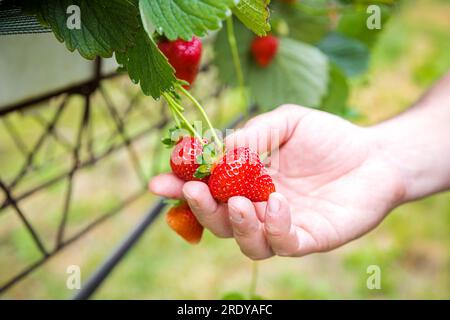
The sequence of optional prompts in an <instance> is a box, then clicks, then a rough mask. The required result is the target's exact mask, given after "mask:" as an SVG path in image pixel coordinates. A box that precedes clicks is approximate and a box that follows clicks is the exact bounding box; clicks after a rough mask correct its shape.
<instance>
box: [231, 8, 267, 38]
mask: <svg viewBox="0 0 450 320" xmlns="http://www.w3.org/2000/svg"><path fill="white" fill-rule="evenodd" d="M269 3H270V0H241V1H239V3H238V4H237V5H236V6H235V7H234V8H233V13H234V14H235V15H236V17H238V18H239V20H241V22H242V23H243V24H244V25H245V26H246V27H247V28H249V29H250V30H252V31H253V32H254V33H255V34H257V35H258V36H265V35H266V34H267V32H268V31H270V24H269V14H270V12H269Z"/></svg>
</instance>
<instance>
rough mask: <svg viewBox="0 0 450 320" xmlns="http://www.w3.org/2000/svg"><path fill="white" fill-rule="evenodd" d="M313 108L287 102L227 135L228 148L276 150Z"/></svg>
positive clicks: (257, 150)
mask: <svg viewBox="0 0 450 320" xmlns="http://www.w3.org/2000/svg"><path fill="white" fill-rule="evenodd" d="M309 112H312V110H310V109H308V108H305V107H301V106H297V105H292V104H286V105H282V106H280V107H278V108H277V109H275V110H273V111H271V112H267V113H263V114H261V115H259V116H257V117H254V118H253V119H251V120H249V121H248V122H247V123H246V124H245V126H244V128H243V129H239V130H237V131H234V132H232V133H231V134H229V135H227V137H226V139H225V145H226V147H227V149H234V148H236V147H249V148H251V149H252V150H254V151H255V152H257V153H264V152H269V151H274V150H276V149H278V148H279V147H280V146H281V145H283V144H284V143H285V142H287V140H289V138H290V136H291V135H292V133H293V132H294V130H295V128H296V126H297V123H298V122H299V121H300V120H301V119H302V118H303V117H304V116H305V115H306V114H308V113H309Z"/></svg>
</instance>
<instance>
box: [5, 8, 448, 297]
mask: <svg viewBox="0 0 450 320" xmlns="http://www.w3.org/2000/svg"><path fill="white" fill-rule="evenodd" d="M360 2H361V3H363V4H364V3H365V2H364V1H360ZM449 17H450V1H448V0H414V1H404V2H403V3H402V4H401V5H400V6H399V7H398V8H397V10H396V11H395V13H394V14H393V15H392V17H391V18H390V20H389V21H388V22H387V23H386V24H383V32H382V33H381V34H380V37H379V39H378V41H377V42H375V44H373V48H372V53H371V59H370V61H368V62H362V63H368V68H369V69H368V72H367V73H366V74H363V75H359V76H353V77H351V78H350V80H349V86H350V88H351V95H350V99H349V106H351V109H352V110H353V111H352V113H351V114H347V116H348V117H349V118H350V119H352V120H353V121H356V122H357V123H359V124H361V125H370V124H371V123H375V122H378V121H381V120H383V119H386V118H388V117H391V116H393V115H395V114H397V113H399V112H401V111H402V110H404V109H405V108H408V107H409V106H410V105H411V104H412V103H414V101H415V100H417V99H418V98H419V97H420V95H421V94H422V93H423V92H424V91H425V90H426V89H427V88H428V87H429V86H430V85H432V83H433V82H434V81H435V80H436V79H438V78H439V77H440V76H442V75H443V74H444V73H445V72H446V71H447V70H449V69H450V19H449ZM353 18H354V19H357V18H358V17H356V16H355V17H353ZM342 25H343V27H342V28H345V24H342ZM352 31H354V32H357V30H352V29H349V30H348V32H352ZM354 35H355V34H353V36H354ZM333 37H336V35H333V36H332V37H331V38H327V39H326V40H325V41H322V43H321V44H320V46H321V47H322V48H332V47H333V41H334V39H333ZM306 40H308V39H306ZM306 40H305V41H306ZM311 41H314V39H312V40H311ZM364 50H365V49H364V47H361V46H359V47H358V48H357V50H356V52H357V53H358V52H362V51H364ZM336 59H339V57H336ZM359 67H360V66H358V65H354V64H350V65H349V68H348V69H347V70H349V72H350V73H352V70H353V69H352V68H356V69H357V68H359ZM355 73H357V72H355ZM209 82H210V79H205V78H202V77H200V78H199V79H198V84H197V86H196V88H204V86H206V85H207V84H208V83H209ZM107 86H108V90H109V91H110V92H111V93H112V94H113V95H114V96H115V97H116V98H119V99H123V101H126V99H127V97H129V96H130V95H131V94H132V92H133V90H136V88H135V87H132V85H131V83H129V81H128V80H127V79H124V78H121V79H118V80H114V81H113V82H112V83H109V84H108V85H107ZM194 90H197V91H194V93H195V94H196V95H197V96H199V97H200V98H201V96H202V94H205V93H204V92H201V90H200V89H195V88H194ZM239 97H240V95H239V94H238V92H236V91H232V90H231V91H228V92H227V94H225V95H224V96H222V97H219V98H217V99H215V100H214V101H210V102H208V103H207V108H208V110H209V112H210V113H212V114H215V117H216V119H218V120H217V121H218V123H220V124H224V123H226V122H227V121H228V120H229V119H230V118H232V115H233V114H236V113H237V112H238V107H237V106H239V105H240V101H239ZM81 103H82V102H81V100H80V101H77V100H76V99H74V101H72V102H71V110H73V111H71V112H73V114H71V113H69V114H68V116H67V119H66V121H67V123H69V122H70V117H71V116H73V115H74V114H75V113H76V112H78V111H77V106H78V105H79V104H81ZM140 103H143V104H148V105H152V102H151V101H150V99H149V98H142V101H141V102H140ZM150 109H151V108H150ZM221 110H222V111H221ZM156 114H157V112H156V111H154V112H153V116H156ZM97 116H98V117H100V118H101V115H97ZM149 117H152V115H149ZM144 120H145V119H144ZM147 120H148V119H147ZM17 121H19V119H17ZM139 121H143V119H142V116H136V122H137V123H138V122H139ZM0 130H1V129H0ZM21 130H24V133H26V134H27V135H29V136H30V139H32V136H33V125H32V124H29V125H23V126H22V127H21ZM2 137H5V135H4V134H3V133H2V132H1V131H0V148H1V150H0V151H1V155H2V156H1V157H0V166H1V167H2V171H5V169H6V170H8V168H10V167H13V166H14V159H13V158H11V157H10V156H9V155H12V153H11V152H10V151H11V150H10V149H9V148H11V146H10V144H8V143H7V142H6V141H3V140H2ZM159 138H160V137H156V136H155V137H154V139H152V141H147V143H146V145H145V146H143V147H142V148H140V152H143V153H146V152H147V153H149V152H150V150H151V149H150V146H151V145H152V144H153V143H158V139H159ZM412 138H413V137H412ZM5 155H6V156H5ZM167 156H168V155H167V154H165V157H166V158H165V159H167ZM147 158H148V159H149V163H148V165H149V166H150V165H152V164H151V160H152V156H151V154H147ZM123 159H124V157H123V156H120V155H119V156H118V157H117V159H114V160H113V161H111V162H110V163H107V164H105V165H104V166H103V167H102V168H101V170H100V171H96V172H95V174H94V173H93V172H90V171H87V172H86V174H85V175H84V176H83V177H81V178H80V181H81V182H80V184H79V187H78V188H79V190H80V191H81V193H82V194H83V195H84V196H85V198H84V199H83V200H81V199H80V201H77V202H75V204H74V206H73V208H72V211H71V214H70V217H71V220H70V221H69V222H70V227H71V228H72V229H71V230H76V229H77V228H79V227H80V226H82V225H83V224H85V223H86V221H88V220H89V219H91V218H92V217H93V215H95V212H99V211H100V209H105V208H108V207H112V206H113V205H114V204H115V203H116V201H117V199H118V198H119V197H120V194H121V192H122V191H123V190H125V189H127V187H128V183H130V184H131V183H132V182H131V180H132V179H131V177H130V175H132V174H133V173H132V172H131V170H129V168H128V167H127V165H126V164H125V162H124V161H123ZM167 163H168V161H161V163H156V164H154V165H155V166H157V167H158V168H159V169H160V170H167V165H166V164H167ZM49 170H51V168H50V169H49ZM42 174H43V175H45V174H48V172H47V173H46V172H45V171H44V172H43V173H42ZM112 177H113V178H114V179H112ZM118 181H120V184H119V183H118ZM111 183H114V184H115V185H114V187H116V188H115V191H114V192H113V191H111V189H112V187H110V184H111ZM118 184H119V185H118ZM93 192H95V197H94V196H92V193H93ZM60 193H61V188H58V186H55V187H54V188H53V189H51V190H49V191H48V192H47V193H46V194H45V195H43V196H42V197H43V199H44V200H43V201H44V204H42V205H41V207H35V212H34V215H35V216H34V217H33V219H34V220H35V221H36V222H38V223H39V225H40V227H41V231H43V232H44V233H46V232H48V234H49V238H51V239H53V235H52V234H51V232H50V230H52V229H54V228H55V226H56V224H57V221H56V220H55V219H54V215H52V212H51V210H49V209H48V208H49V204H53V203H57V202H58V201H60V200H59V199H60ZM86 199H87V200H86ZM153 200H154V197H153V196H152V195H148V196H145V197H144V198H141V199H140V200H139V201H137V202H136V203H134V204H133V205H132V206H130V207H128V208H126V209H125V210H124V211H123V212H122V213H121V214H119V215H117V216H115V217H114V218H112V219H111V220H109V221H108V222H107V223H105V224H103V225H101V226H100V227H98V228H96V229H94V230H93V231H92V232H91V233H90V234H89V235H88V236H86V237H84V238H82V239H80V240H78V241H77V242H75V243H74V244H72V245H70V246H69V247H68V248H67V249H65V250H64V251H63V252H62V253H60V254H58V255H57V256H56V257H54V258H52V260H50V261H49V262H48V263H46V264H45V265H44V266H43V267H41V268H40V269H39V270H38V271H36V272H34V273H32V274H31V275H30V276H29V277H27V278H26V280H25V281H23V282H21V283H20V284H18V285H17V286H15V287H13V288H12V289H11V290H9V291H8V292H7V293H6V294H5V295H4V298H57V299H62V298H68V297H70V296H72V295H73V294H74V292H73V291H70V290H68V289H67V288H66V285H65V283H66V276H67V274H66V267H67V265H70V264H75V265H80V266H81V269H82V280H83V281H84V280H86V279H87V278H88V276H89V275H90V274H91V273H92V272H93V271H94V270H95V268H96V267H97V266H98V264H99V263H101V262H102V261H103V259H105V258H106V257H107V256H108V254H109V253H110V252H111V250H112V249H113V248H114V247H115V246H116V245H117V244H118V243H119V242H120V240H121V239H122V238H123V236H124V235H125V234H126V233H127V232H128V231H130V230H131V228H132V227H133V226H134V225H135V224H136V223H137V222H138V221H139V219H140V218H141V217H142V215H143V213H144V212H145V210H146V209H147V208H148V206H149V205H150V203H151V202H152V201H153ZM162 218H163V217H161V218H160V219H158V221H157V222H156V223H155V224H154V225H153V226H152V227H151V229H149V230H148V232H146V234H145V235H144V237H143V238H142V239H141V241H140V242H139V243H138V245H137V246H136V247H135V248H134V249H133V250H132V251H131V252H130V253H129V254H128V255H127V257H126V259H125V260H124V261H123V262H122V263H121V264H120V265H119V266H118V268H117V269H116V270H115V271H114V272H113V274H112V275H111V276H110V277H109V278H108V279H107V281H106V282H105V283H104V284H103V286H102V287H101V288H100V290H99V291H98V292H97V293H96V294H95V298H97V299H109V298H111V299H116V298H123V299H130V298H139V299H147V298H148V299H161V298H162V299H166V298H175V299H177V298H182V299H198V298H203V299H215V298H221V297H224V296H225V295H227V294H228V295H229V294H230V293H239V294H244V295H245V294H246V293H247V292H248V289H249V286H250V281H251V270H252V263H251V262H250V261H249V260H248V259H247V258H245V257H244V256H243V255H242V254H241V253H240V251H239V249H238V247H237V246H236V245H235V243H234V242H233V240H221V239H216V238H215V237H213V236H212V235H211V234H210V233H208V232H206V233H205V236H204V239H203V240H202V242H201V244H200V245H198V246H190V245H188V244H186V243H185V242H183V240H181V239H180V238H179V237H177V236H176V235H175V234H174V233H173V232H172V231H171V230H169V228H168V227H167V226H166V224H165V221H164V219H162ZM449 235H450V193H449V192H447V193H442V194H439V195H435V196H432V197H429V198H427V199H424V200H421V201H417V202H414V203H410V204H407V205H404V206H402V207H400V208H398V209H396V210H394V211H393V212H392V213H391V214H390V215H389V216H388V217H387V218H386V220H385V221H384V222H383V223H382V224H381V226H379V227H378V228H377V229H376V230H374V231H372V232H371V233H370V234H369V235H367V236H365V237H363V238H362V239H359V240H357V241H354V242H353V243H350V244H348V245H346V246H344V247H342V248H340V249H338V250H335V251H333V252H330V253H324V254H314V255H311V256H307V257H303V258H299V259H289V258H274V259H270V260H267V261H263V262H259V263H258V264H259V278H258V286H257V294H258V295H260V296H262V297H263V298H268V299H315V298H324V299H332V298H343V299H353V298H356V299H360V298H396V299H430V298H431V299H432V298H437V299H449V298H450V237H449ZM27 243H28V245H27ZM0 254H1V256H0V280H2V281H3V280H4V279H6V278H8V276H10V275H11V274H13V273H14V272H15V271H17V268H18V266H20V265H24V264H25V263H26V262H29V261H30V260H33V259H34V258H36V257H37V251H36V250H35V249H34V247H33V246H32V245H31V244H29V238H28V234H27V233H26V232H25V230H24V229H23V228H21V227H19V224H18V222H17V221H16V218H15V217H14V216H13V215H11V214H9V213H8V214H3V215H0ZM369 265H378V266H379V267H380V268H381V271H382V281H381V287H382V288H381V290H368V289H367V287H366V279H367V276H368V275H367V273H366V269H367V267H368V266H369Z"/></svg>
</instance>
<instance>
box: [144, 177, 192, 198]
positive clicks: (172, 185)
mask: <svg viewBox="0 0 450 320" xmlns="http://www.w3.org/2000/svg"><path fill="white" fill-rule="evenodd" d="M184 183H185V182H184V181H183V180H181V179H180V178H178V177H177V176H175V175H174V174H172V173H163V174H160V175H157V176H155V177H153V178H152V179H151V180H150V182H149V183H148V189H149V190H150V192H152V193H154V194H156V195H159V196H162V197H166V198H170V199H183V191H182V190H183V185H184Z"/></svg>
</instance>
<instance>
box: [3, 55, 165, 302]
mask: <svg viewBox="0 0 450 320" xmlns="http://www.w3.org/2000/svg"><path fill="white" fill-rule="evenodd" d="M100 70H101V60H100V59H97V60H96V62H95V67H94V75H93V77H92V79H91V80H89V81H87V82H85V83H82V84H79V85H76V86H72V87H69V88H65V89H63V90H58V91H56V92H53V93H50V94H47V95H44V96H42V97H38V98H36V99H32V100H30V101H27V102H24V103H21V104H17V105H11V106H7V107H6V108H5V109H2V110H1V111H0V122H2V123H3V125H4V127H5V130H6V132H7V133H8V134H9V136H10V137H11V140H12V141H13V142H14V144H15V146H16V147H17V149H18V150H19V152H20V154H21V155H22V156H23V157H24V163H23V165H22V166H21V168H20V170H19V171H18V172H17V174H15V175H14V176H13V177H12V179H10V181H6V179H4V178H3V177H2V176H1V173H0V192H2V193H3V194H4V200H3V202H2V203H0V215H1V214H4V213H5V210H6V209H11V210H12V211H14V212H15V213H16V215H17V216H18V217H19V219H20V221H21V222H22V224H23V226H24V227H25V228H26V230H27V231H28V233H29V234H30V236H31V239H32V240H33V243H34V245H35V246H36V248H37V249H38V250H39V252H40V254H41V257H40V258H39V259H38V260H37V261H34V262H33V263H31V264H29V265H28V266H27V267H26V268H24V269H23V270H20V271H19V272H18V273H17V274H15V275H14V276H13V277H12V278H10V279H9V280H7V281H6V282H5V283H1V284H0V294H2V293H4V292H5V291H7V290H8V289H10V288H11V287H12V286H14V285H15V284H17V283H18V282H19V281H21V280H23V279H24V278H25V277H26V276H27V275H29V274H30V273H31V272H33V271H35V270H36V269H37V268H39V267H40V266H42V265H43V264H44V263H45V262H47V261H48V260H49V259H50V258H51V257H53V256H54V255H55V254H57V253H58V252H60V251H61V250H62V249H63V248H65V247H66V246H67V245H69V244H71V243H73V242H74V241H76V240H77V239H79V238H80V237H82V236H83V235H85V234H86V233H88V232H89V231H91V230H92V229H93V228H95V227H96V226H98V225H99V224H101V223H103V222H104V221H106V220H107V219H108V218H110V217H112V216H114V215H115V214H117V213H118V212H120V211H121V210H122V209H123V208H124V207H126V206H127V205H129V204H130V203H132V202H133V201H135V200H136V199H138V198H139V197H140V196H141V195H143V194H144V193H145V192H146V181H147V179H148V177H147V176H146V175H145V172H144V169H143V166H142V164H141V161H140V159H139V156H138V155H137V153H136V152H135V150H134V143H135V142H137V141H138V140H140V139H142V138H143V137H146V136H148V135H149V134H151V133H153V132H155V131H157V130H160V129H162V128H163V127H164V126H165V125H166V124H167V123H168V121H169V120H168V117H167V115H166V113H161V114H162V116H161V117H160V119H159V120H158V121H156V122H153V123H151V124H149V125H147V126H146V127H145V128H143V129H141V130H140V131H139V132H136V133H134V134H133V135H129V134H128V133H127V130H126V121H127V118H128V116H129V114H130V113H131V111H132V110H134V109H137V108H141V107H140V105H139V104H137V103H136V102H137V97H138V95H139V94H137V95H136V96H134V97H133V98H132V99H131V100H130V102H129V105H128V107H127V108H126V110H125V112H123V113H122V114H120V113H119V112H118V109H117V106H115V105H114V102H113V99H112V98H111V97H110V96H109V94H108V92H107V90H105V89H104V88H102V85H101V82H102V81H104V80H106V79H110V78H112V77H115V76H116V75H115V74H108V75H105V76H102V75H101V73H100ZM95 92H99V96H100V97H101V98H102V99H103V102H104V104H105V106H106V110H105V114H106V115H108V116H109V117H110V119H112V122H113V124H114V128H113V129H112V131H111V133H110V134H109V135H108V141H113V140H114V139H117V138H118V139H119V143H117V142H116V143H111V145H110V146H108V147H107V148H106V149H105V150H102V151H99V152H97V153H95V152H94V151H93V146H94V144H95V139H96V137H92V130H91V128H92V119H91V117H92V106H91V103H92V95H93V93H95ZM74 95H78V96H79V95H81V96H82V97H83V99H84V103H83V107H82V108H83V110H82V113H81V117H80V119H79V120H78V124H77V127H76V131H75V142H74V143H73V144H72V143H70V142H69V141H68V140H67V139H65V138H64V136H62V135H60V134H59V131H58V124H59V121H60V119H61V116H62V114H63V112H64V111H65V110H66V109H67V105H68V101H69V100H70V99H71V97H72V96H74ZM57 96H62V100H61V102H60V104H59V105H58V106H57V108H55V110H54V112H53V114H52V116H51V119H50V120H46V119H45V118H44V117H42V116H41V115H40V114H38V113H33V114H29V113H27V115H29V116H31V117H33V118H34V119H35V120H36V121H37V122H38V123H39V124H40V125H41V127H42V130H43V132H42V134H41V135H40V136H39V137H38V139H37V141H36V142H35V143H34V145H33V146H32V147H31V148H28V147H27V146H26V144H25V143H24V141H23V138H22V137H21V135H20V133H19V130H17V128H16V127H15V126H14V125H13V123H12V122H11V121H9V119H8V117H7V115H9V114H11V113H13V112H22V111H24V110H25V109H31V108H34V107H36V106H37V105H41V104H42V103H43V102H48V101H49V100H50V99H52V98H54V97H57ZM36 111H38V109H36ZM142 112H145V111H142ZM50 138H53V142H54V143H56V144H58V145H60V146H62V147H63V148H64V150H65V151H66V152H67V153H68V154H69V155H70V158H71V164H70V166H69V168H68V169H67V170H66V171H64V172H60V173H59V174H56V175H54V176H52V177H50V178H48V179H46V180H42V181H39V183H38V184H36V185H33V186H31V187H29V188H28V189H25V190H24V191H20V192H19V191H17V187H18V186H19V185H20V184H21V183H22V182H23V180H24V179H25V178H26V177H28V176H29V174H30V173H31V172H35V171H39V170H41V169H42V168H41V167H40V166H37V165H36V163H35V158H36V155H37V153H38V152H39V151H41V150H42V148H43V146H44V144H45V142H46V141H48V140H49V139H50ZM82 147H85V148H87V149H88V154H89V156H88V157H87V158H85V159H82V158H81V157H80V152H81V149H82ZM122 149H125V150H126V151H127V153H128V155H129V157H130V160H131V163H132V164H133V167H134V171H135V172H136V175H137V176H138V179H139V181H140V185H141V188H140V190H138V191H136V192H134V193H132V194H131V195H129V196H128V197H127V198H126V199H124V200H123V201H122V202H121V203H120V204H118V205H117V206H116V207H114V208H112V209H110V210H108V211H106V212H104V213H103V214H101V215H100V216H99V217H98V218H96V219H94V220H93V221H91V222H90V223H89V224H88V225H87V226H85V227H84V228H82V229H81V230H79V231H78V232H76V233H75V234H73V235H71V236H70V237H66V236H65V231H66V227H67V220H68V215H69V211H70V206H71V200H72V197H73V181H74V177H75V176H76V174H77V173H78V172H79V171H80V170H82V169H85V168H88V167H92V166H94V165H96V164H97V163H99V162H100V161H102V160H104V159H106V158H107V157H110V156H113V155H114V154H115V153H116V152H118V151H120V150H122ZM154 151H156V150H154ZM154 154H155V156H157V155H158V152H154ZM51 161H57V159H51ZM155 161H157V160H155ZM64 180H65V181H66V185H67V187H66V190H65V194H64V196H63V206H62V212H61V215H60V218H59V219H60V220H59V223H58V228H57V232H56V238H55V241H54V246H53V247H52V248H48V247H47V246H46V245H45V244H44V241H43V240H42V236H41V235H40V234H39V232H38V231H37V230H36V227H35V226H34V225H33V223H32V222H31V221H30V219H29V218H27V216H26V214H25V212H24V210H23V208H22V207H21V202H22V201H23V200H25V199H27V198H29V197H31V196H32V195H34V194H36V193H38V192H39V191H42V190H44V189H46V188H49V187H51V186H52V185H55V184H56V183H58V182H61V181H64Z"/></svg>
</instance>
